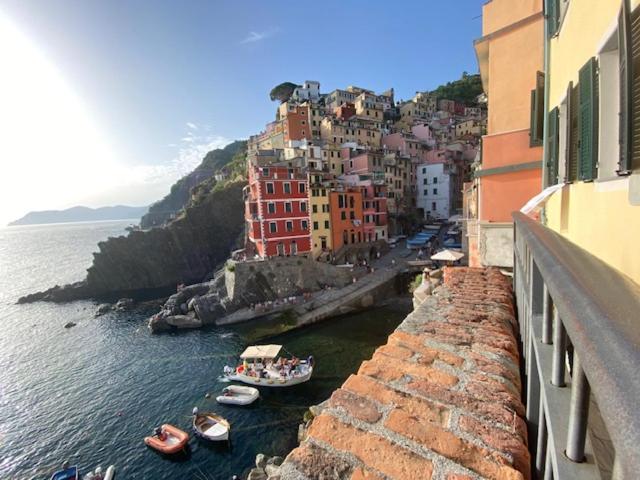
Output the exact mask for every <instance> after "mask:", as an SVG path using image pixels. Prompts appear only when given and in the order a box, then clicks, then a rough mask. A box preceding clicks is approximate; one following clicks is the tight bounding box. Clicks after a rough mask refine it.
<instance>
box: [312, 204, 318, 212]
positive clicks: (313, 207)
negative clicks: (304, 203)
mask: <svg viewBox="0 0 640 480" xmlns="http://www.w3.org/2000/svg"><path fill="white" fill-rule="evenodd" d="M311 212H313V213H318V205H311Z"/></svg>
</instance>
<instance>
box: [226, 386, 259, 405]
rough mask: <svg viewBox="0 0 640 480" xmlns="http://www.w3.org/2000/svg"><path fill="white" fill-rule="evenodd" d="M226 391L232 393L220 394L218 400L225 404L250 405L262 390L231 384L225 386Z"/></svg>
mask: <svg viewBox="0 0 640 480" xmlns="http://www.w3.org/2000/svg"><path fill="white" fill-rule="evenodd" d="M224 391H225V392H230V393H231V395H219V396H217V397H216V401H217V402H218V403H222V404H225V405H241V406H242V405H249V404H251V403H253V402H255V401H256V400H257V399H258V397H259V396H260V392H259V391H258V390H257V389H255V388H252V387H242V386H240V385H231V386H229V387H227V388H225V389H224Z"/></svg>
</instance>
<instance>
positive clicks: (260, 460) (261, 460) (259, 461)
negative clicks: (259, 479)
mask: <svg viewBox="0 0 640 480" xmlns="http://www.w3.org/2000/svg"><path fill="white" fill-rule="evenodd" d="M266 466H267V456H266V455H265V454H263V453H259V454H258V455H256V467H257V468H260V469H264V467H266Z"/></svg>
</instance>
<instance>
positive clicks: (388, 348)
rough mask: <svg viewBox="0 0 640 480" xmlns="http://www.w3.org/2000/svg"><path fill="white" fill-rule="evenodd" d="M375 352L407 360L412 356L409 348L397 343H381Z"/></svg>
mask: <svg viewBox="0 0 640 480" xmlns="http://www.w3.org/2000/svg"><path fill="white" fill-rule="evenodd" d="M377 352H379V353H384V354H385V355H387V356H389V357H393V358H400V359H402V360H408V359H410V358H411V357H412V356H413V352H412V351H411V350H409V349H408V348H404V347H401V346H399V345H389V344H387V345H383V346H381V347H380V348H378V350H377Z"/></svg>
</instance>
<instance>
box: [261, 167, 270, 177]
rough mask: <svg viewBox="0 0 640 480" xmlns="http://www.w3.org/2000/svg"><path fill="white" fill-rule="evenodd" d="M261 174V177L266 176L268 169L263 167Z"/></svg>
mask: <svg viewBox="0 0 640 480" xmlns="http://www.w3.org/2000/svg"><path fill="white" fill-rule="evenodd" d="M262 176H263V177H268V176H269V169H268V168H263V169H262Z"/></svg>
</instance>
